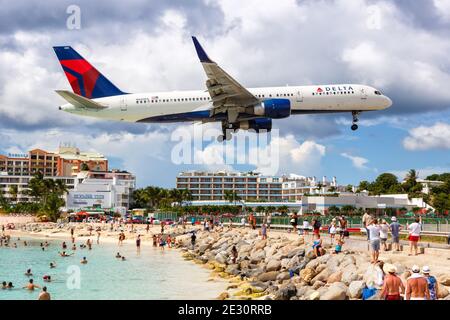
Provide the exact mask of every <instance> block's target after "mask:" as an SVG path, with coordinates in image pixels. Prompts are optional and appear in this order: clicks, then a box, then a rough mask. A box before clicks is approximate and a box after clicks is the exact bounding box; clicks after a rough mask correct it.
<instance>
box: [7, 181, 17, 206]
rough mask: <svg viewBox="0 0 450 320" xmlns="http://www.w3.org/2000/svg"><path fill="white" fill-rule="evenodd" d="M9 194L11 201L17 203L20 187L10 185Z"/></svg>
mask: <svg viewBox="0 0 450 320" xmlns="http://www.w3.org/2000/svg"><path fill="white" fill-rule="evenodd" d="M9 194H10V195H11V201H12V202H17V196H18V195H19V187H18V186H17V185H16V184H13V185H10V186H9Z"/></svg>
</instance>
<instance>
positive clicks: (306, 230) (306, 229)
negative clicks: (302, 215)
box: [302, 220, 309, 236]
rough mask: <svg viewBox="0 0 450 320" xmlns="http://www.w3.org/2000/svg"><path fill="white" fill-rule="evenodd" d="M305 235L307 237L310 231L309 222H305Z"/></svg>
mask: <svg viewBox="0 0 450 320" xmlns="http://www.w3.org/2000/svg"><path fill="white" fill-rule="evenodd" d="M302 229H303V235H305V236H307V235H308V231H309V222H308V220H303V228H302Z"/></svg>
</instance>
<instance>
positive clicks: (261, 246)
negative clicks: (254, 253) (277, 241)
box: [255, 240, 267, 250]
mask: <svg viewBox="0 0 450 320" xmlns="http://www.w3.org/2000/svg"><path fill="white" fill-rule="evenodd" d="M266 244H267V240H260V241H258V242H256V244H255V250H261V249H264V247H265V246H266Z"/></svg>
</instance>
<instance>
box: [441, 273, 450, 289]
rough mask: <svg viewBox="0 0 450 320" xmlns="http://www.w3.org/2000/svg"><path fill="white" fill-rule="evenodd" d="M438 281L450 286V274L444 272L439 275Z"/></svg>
mask: <svg viewBox="0 0 450 320" xmlns="http://www.w3.org/2000/svg"><path fill="white" fill-rule="evenodd" d="M438 282H439V283H440V284H443V285H444V286H447V287H448V286H450V275H447V274H444V275H442V276H440V277H438Z"/></svg>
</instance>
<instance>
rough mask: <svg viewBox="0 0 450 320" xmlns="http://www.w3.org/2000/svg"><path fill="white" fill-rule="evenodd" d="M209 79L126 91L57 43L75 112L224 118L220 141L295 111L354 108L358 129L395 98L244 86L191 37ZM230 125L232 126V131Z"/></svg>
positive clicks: (351, 90)
mask: <svg viewBox="0 0 450 320" xmlns="http://www.w3.org/2000/svg"><path fill="white" fill-rule="evenodd" d="M192 40H193V41H194V46H195V49H196V51H197V55H198V58H199V59H200V62H201V63H202V65H203V69H204V70H205V72H206V76H207V78H208V80H206V89H207V90H198V91H171V92H149V93H126V92H123V91H122V90H120V89H119V88H117V87H116V86H115V85H114V84H112V83H111V82H110V81H109V80H108V79H107V78H106V77H105V76H104V75H102V74H101V73H100V72H99V71H97V69H95V68H94V67H93V66H92V65H91V64H90V63H89V62H88V61H86V60H85V59H84V58H83V57H82V56H81V55H79V54H78V53H77V52H76V51H75V50H74V49H72V48H71V47H70V46H61V47H54V50H55V53H56V55H57V57H58V59H59V62H60V63H61V66H62V68H63V70H64V73H65V74H66V76H67V79H68V80H69V82H70V85H71V86H72V89H73V92H70V91H67V90H57V91H56V92H57V93H58V94H59V95H60V96H61V97H63V98H64V99H65V100H66V101H67V102H68V104H65V105H62V106H60V107H59V109H60V110H64V111H67V112H70V113H73V114H77V115H82V116H90V117H95V118H100V119H105V120H116V121H129V122H144V123H152V122H161V123H168V122H202V123H206V122H216V121H217V122H219V121H220V122H221V123H222V132H223V134H222V135H221V136H219V137H218V140H219V141H223V140H225V139H226V140H229V139H231V133H232V132H236V131H237V130H238V129H242V130H249V129H253V130H255V131H256V132H257V133H259V132H263V131H264V132H269V131H270V130H271V129H272V120H273V119H282V118H287V117H289V116H291V115H296V114H316V113H337V112H349V113H351V114H352V117H353V124H352V126H351V129H352V130H357V129H358V125H357V124H356V123H357V122H358V115H359V114H360V113H361V112H363V111H374V110H383V109H386V108H389V107H390V106H391V105H392V101H391V99H389V98H388V97H387V96H385V95H383V94H382V93H381V92H380V91H379V90H377V89H375V88H373V87H370V86H366V85H361V84H335V85H312V86H284V87H265V88H245V87H244V86H243V85H241V84H240V83H239V82H237V81H236V80H235V79H234V78H232V77H231V76H230V75H229V74H228V73H226V72H225V71H224V70H223V69H222V68H221V67H220V66H219V65H218V64H217V63H215V62H214V61H213V60H211V59H210V58H209V57H208V55H207V54H206V52H205V50H204V49H203V48H202V46H201V45H200V43H199V42H198V40H197V38H195V37H192ZM228 129H229V130H228Z"/></svg>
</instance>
